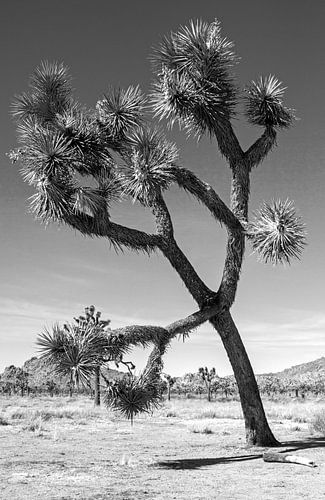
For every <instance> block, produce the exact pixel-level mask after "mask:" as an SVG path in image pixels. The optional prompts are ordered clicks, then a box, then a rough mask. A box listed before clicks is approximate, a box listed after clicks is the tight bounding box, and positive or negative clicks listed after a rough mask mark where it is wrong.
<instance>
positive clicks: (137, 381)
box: [104, 376, 162, 424]
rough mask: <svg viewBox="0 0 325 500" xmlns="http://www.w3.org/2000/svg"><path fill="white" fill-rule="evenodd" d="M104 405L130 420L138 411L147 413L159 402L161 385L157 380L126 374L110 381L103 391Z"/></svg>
mask: <svg viewBox="0 0 325 500" xmlns="http://www.w3.org/2000/svg"><path fill="white" fill-rule="evenodd" d="M104 398H105V399H104V401H105V405H106V407H107V408H108V409H110V410H113V411H117V412H119V413H120V414H121V415H122V416H123V417H125V418H127V419H128V420H131V424H132V423H133V419H134V417H135V416H136V415H138V414H140V413H148V412H150V411H153V410H154V409H156V408H157V407H159V405H160V403H161V398H162V395H161V387H160V385H159V383H158V381H153V380H147V378H145V377H142V376H140V377H132V376H127V377H124V378H123V379H120V380H115V381H114V382H112V383H111V384H110V385H109V386H108V388H107V391H106V393H105V397H104Z"/></svg>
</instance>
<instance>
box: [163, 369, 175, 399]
mask: <svg viewBox="0 0 325 500" xmlns="http://www.w3.org/2000/svg"><path fill="white" fill-rule="evenodd" d="M163 379H164V380H165V381H166V385H167V400H168V401H170V393H171V388H172V387H173V385H174V384H175V382H176V378H175V377H172V376H171V375H168V373H167V374H166V373H165V374H163Z"/></svg>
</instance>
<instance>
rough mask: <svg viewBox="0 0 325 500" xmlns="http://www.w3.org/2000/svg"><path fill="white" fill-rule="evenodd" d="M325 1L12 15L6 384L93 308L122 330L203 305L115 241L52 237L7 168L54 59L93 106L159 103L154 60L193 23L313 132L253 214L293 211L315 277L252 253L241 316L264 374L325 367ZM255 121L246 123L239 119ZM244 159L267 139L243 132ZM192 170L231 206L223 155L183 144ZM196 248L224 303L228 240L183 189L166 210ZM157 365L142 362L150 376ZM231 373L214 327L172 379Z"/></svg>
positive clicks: (302, 266) (1, 327)
mask: <svg viewBox="0 0 325 500" xmlns="http://www.w3.org/2000/svg"><path fill="white" fill-rule="evenodd" d="M324 14H325V4H324V2H323V0H314V1H313V2H306V1H305V0H286V1H285V2H284V1H283V0H273V1H272V2H270V1H269V0H268V1H267V0H246V1H245V2H243V1H242V0H236V1H235V0H218V1H214V0H203V1H201V2H197V1H196V0H177V1H175V0H173V1H171V0H164V1H159V2H158V1H153V0H137V1H136V2H135V1H131V0H129V1H125V0H120V1H119V2H112V1H108V0H92V1H91V2H88V1H86V0H79V1H76V0H67V1H63V0H61V1H57V2H53V1H49V0H28V2H26V1H25V0H11V1H10V2H9V1H7V2H4V4H3V5H2V6H1V19H0V46H1V68H2V77H1V93H0V99H1V115H0V127H1V130H0V132H1V135H0V138H1V139H0V140H1V155H0V161H1V170H0V231H1V233H0V234H1V245H0V255H1V271H0V272H1V279H0V312H1V318H2V319H1V324H0V371H2V369H3V368H4V367H5V366H7V365H9V364H16V365H21V364H22V363H23V362H24V361H25V360H26V359H27V358H28V357H30V356H32V355H35V338H36V335H37V333H39V332H40V331H41V330H42V328H43V326H44V325H47V326H51V325H52V324H53V323H54V322H55V321H65V320H69V319H70V318H72V317H73V316H75V315H77V314H79V313H81V312H82V310H83V307H84V306H85V305H89V304H94V305H95V306H96V307H97V308H98V309H100V310H101V311H102V312H103V316H104V317H108V318H110V319H111V325H112V327H113V328H115V327H120V326H123V325H126V324H132V323H137V324H150V323H151V324H161V325H165V324H168V323H170V322H172V321H174V320H176V319H179V318H181V317H183V316H187V315H188V314H190V313H192V312H194V311H195V310H196V305H195V304H194V302H193V300H192V299H191V297H190V296H189V294H188V292H187V291H186V290H185V288H184V286H183V285H182V284H181V282H180V280H179V278H178V276H177V275H176V274H175V272H174V271H173V270H172V269H171V268H170V266H169V264H168V262H167V261H164V260H163V258H162V257H161V256H160V255H159V254H157V255H154V256H151V257H150V258H149V257H147V256H145V255H141V254H140V255H138V254H133V253H129V252H127V251H125V253H123V254H119V255H116V254H115V252H114V250H112V249H110V247H109V245H108V243H107V242H106V241H105V240H91V239H86V238H84V237H82V236H80V235H79V234H76V233H74V232H73V231H71V230H69V229H66V228H64V227H60V228H58V227H56V226H54V225H52V226H48V227H47V228H44V226H41V225H40V224H39V222H38V221H35V220H34V219H33V216H32V215H31V214H30V213H28V202H27V199H28V197H29V196H30V195H31V194H32V191H31V189H30V188H29V187H28V186H27V185H26V184H24V183H23V181H22V179H21V177H20V174H19V167H17V165H14V166H13V165H11V164H10V163H9V161H8V159H7V157H6V156H5V153H6V152H7V151H8V150H10V149H11V148H13V147H15V130H14V124H13V123H12V122H11V120H10V116H9V108H10V103H11V102H12V99H13V96H14V95H15V94H17V93H20V92H22V91H23V90H25V89H26V87H27V82H28V77H29V75H30V74H31V72H32V71H33V69H34V68H35V67H36V66H37V65H38V64H39V63H40V61H41V60H45V59H46V60H49V61H54V60H56V61H63V62H64V63H65V64H66V65H67V66H69V67H70V71H71V73H72V75H73V77H74V80H73V85H74V88H75V93H76V96H77V98H78V99H79V100H80V102H82V103H84V104H86V105H87V106H89V107H92V106H94V105H95V103H96V101H97V100H98V99H99V98H100V97H101V96H102V94H103V93H104V92H105V90H106V88H107V87H108V86H109V85H116V86H121V87H127V86H128V85H130V84H140V86H141V87H142V89H143V90H144V91H148V90H149V89H150V84H151V80H152V75H151V69H150V62H149V60H148V57H149V55H150V53H151V48H152V46H153V45H155V44H157V43H158V42H159V39H160V37H161V36H163V35H164V34H167V33H169V32H170V31H171V30H176V29H177V27H178V26H179V25H181V24H183V25H184V24H186V23H187V22H188V21H189V20H190V19H196V18H202V19H204V20H207V21H213V20H214V19H215V18H218V19H219V20H220V21H221V22H222V25H223V31H224V34H225V35H226V36H228V37H229V38H230V39H232V40H234V41H235V44H236V51H237V54H238V55H239V56H240V57H241V61H240V64H239V65H238V67H237V69H236V74H237V77H238V83H239V84H240V85H241V86H242V87H244V86H245V84H246V83H248V82H249V81H250V80H252V79H256V78H257V77H258V76H259V75H268V74H270V73H271V74H275V75H276V76H277V77H278V78H279V79H280V80H282V81H283V82H284V84H285V85H286V86H287V87H288V89H287V93H286V104H287V105H288V106H289V107H292V108H295V109H296V113H297V116H298V117H299V118H300V120H299V121H297V122H296V124H295V125H294V127H293V128H291V129H290V130H289V131H285V132H283V133H281V134H280V135H279V137H278V147H277V149H275V150H274V151H273V152H272V153H271V154H270V155H269V156H268V158H267V160H266V161H264V163H263V164H262V165H261V166H260V167H259V168H258V170H256V171H255V172H254V173H253V177H252V197H251V209H252V210H254V209H256V208H258V206H259V205H260V203H261V201H262V200H263V199H265V200H268V201H271V200H272V199H273V198H275V199H278V198H282V199H286V198H289V199H292V200H294V202H295V205H296V206H297V207H298V209H299V212H300V214H301V215H302V216H303V218H304V221H305V222H306V224H307V229H308V247H307V248H306V250H305V252H304V254H303V258H302V260H301V262H298V263H294V264H293V265H292V266H291V267H286V268H284V267H279V268H274V267H272V266H267V265H264V264H261V263H258V262H257V260H256V258H255V256H254V255H250V254H251V252H250V249H249V248H248V252H247V254H246V259H245V263H244V268H243V273H242V277H241V281H240V286H239V290H238V295H237V302H236V304H235V306H234V307H233V310H232V312H233V315H234V319H235V321H236V322H237V325H238V327H239V330H240V332H241V334H242V337H243V340H244V342H245V345H246V347H247V350H248V353H249V356H250V358H251V361H252V364H253V367H254V369H255V370H256V372H269V371H277V370H281V369H283V368H286V367H288V366H291V365H294V364H298V363H301V362H307V361H311V360H313V359H316V358H318V357H321V356H324V355H325V307H324V295H325V294H324V282H325V276H324V274H325V273H324V242H325V236H324V217H325V197H324V187H325V174H324V166H325V161H324V160H325V158H324V150H325V141H324V135H325V134H324V129H325V113H324V98H323V91H324V88H325V66H324V63H323V60H324V49H325V43H324ZM239 118H240V117H239ZM235 129H236V131H237V133H238V136H239V138H240V141H241V143H242V145H243V147H246V146H248V145H250V144H251V142H252V141H254V140H255V138H256V137H257V136H258V134H259V133H260V130H259V129H257V128H253V127H249V126H247V125H246V124H245V123H244V121H243V120H242V119H238V120H237V121H236V122H235ZM168 135H169V137H170V138H171V139H173V140H174V141H176V143H177V144H178V146H179V148H180V156H181V162H182V164H183V165H184V166H186V167H188V168H190V169H192V170H193V171H195V172H196V173H197V174H199V175H200V177H201V178H202V179H203V180H205V181H207V182H209V183H211V184H213V186H214V187H215V188H216V190H217V192H218V193H219V194H220V196H221V197H222V198H223V199H224V200H225V201H227V202H228V198H229V180H230V177H229V171H228V168H227V166H226V165H225V163H224V161H223V160H222V159H221V157H220V156H219V154H218V152H217V148H216V144H215V142H214V141H210V140H208V139H204V140H202V141H201V142H200V143H196V142H195V141H194V140H186V139H185V138H184V135H183V134H182V133H179V132H178V131H177V130H175V131H173V132H172V133H168ZM166 200H167V203H168V206H169V208H170V210H171V213H172V215H173V217H174V221H175V229H176V235H177V238H178V242H179V244H180V246H181V247H182V249H183V250H184V251H185V252H186V253H187V255H188V256H189V258H190V260H191V261H192V263H193V264H194V266H195V267H196V268H197V270H198V272H199V274H200V275H201V277H202V278H203V279H205V280H206V282H207V284H208V285H209V286H210V287H211V288H214V289H216V288H217V286H218V280H219V279H220V276H221V270H222V266H223V259H224V253H225V231H224V230H223V229H221V228H219V227H218V226H216V224H215V223H214V222H213V220H212V219H211V217H210V216H209V214H208V213H207V211H206V210H205V209H204V208H203V207H201V206H199V205H197V204H196V202H195V201H194V200H192V199H191V198H190V197H189V196H187V195H186V194H184V193H182V192H180V191H179V190H177V189H176V188H173V189H171V190H170V192H168V194H167V196H166ZM113 216H114V220H115V221H117V222H120V223H126V224H127V225H131V226H133V227H137V228H140V229H148V230H152V229H153V223H152V220H151V218H150V214H148V213H146V212H144V211H143V209H141V208H140V207H137V206H136V205H132V204H124V205H119V206H117V207H116V209H115V210H114V211H113ZM144 354H145V353H144V352H142V351H141V352H140V351H138V352H136V353H135V355H134V359H135V360H136V361H137V367H138V368H140V367H141V366H142V364H143V363H144V360H145V357H144ZM201 365H207V366H209V367H212V366H215V367H216V370H217V372H218V373H219V374H220V375H225V374H228V373H231V368H230V365H229V362H228V360H227V357H226V354H225V353H224V349H223V347H222V344H221V342H220V340H219V339H218V336H217V334H216V333H215V332H213V330H212V328H211V327H210V326H209V324H208V323H207V324H206V325H204V326H202V327H201V328H200V329H199V330H198V331H196V332H194V333H193V334H192V335H191V338H190V340H188V341H186V342H185V343H182V342H179V341H175V342H174V343H173V345H172V348H171V349H170V351H169V353H168V355H167V356H166V359H165V371H167V372H169V373H171V374H173V375H180V374H183V373H185V372H188V371H196V370H197V369H198V367H199V366H201Z"/></svg>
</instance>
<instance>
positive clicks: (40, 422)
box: [23, 415, 45, 436]
mask: <svg viewBox="0 0 325 500" xmlns="http://www.w3.org/2000/svg"><path fill="white" fill-rule="evenodd" d="M23 430H24V431H30V432H34V433H35V434H36V435H38V436H39V435H41V433H42V431H44V430H45V427H44V419H43V418H42V416H40V415H38V416H36V415H32V416H31V417H30V418H29V420H28V421H27V424H26V425H25V426H24V427H23Z"/></svg>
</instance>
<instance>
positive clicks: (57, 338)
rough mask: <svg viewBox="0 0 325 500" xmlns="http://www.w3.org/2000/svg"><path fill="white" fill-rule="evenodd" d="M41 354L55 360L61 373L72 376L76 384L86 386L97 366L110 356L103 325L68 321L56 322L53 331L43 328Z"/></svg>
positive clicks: (39, 339)
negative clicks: (97, 325)
mask: <svg viewBox="0 0 325 500" xmlns="http://www.w3.org/2000/svg"><path fill="white" fill-rule="evenodd" d="M37 345H38V347H39V350H40V352H41V356H42V357H43V358H46V359H47V360H48V361H49V362H50V363H52V364H53V365H54V367H55V369H56V370H57V372H58V373H65V374H67V375H70V378H71V381H72V382H73V383H74V384H76V385H77V386H78V385H79V384H83V385H87V384H89V379H90V377H91V375H92V374H93V373H94V371H95V369H96V367H97V366H98V364H99V363H100V362H102V360H103V358H104V357H105V355H107V347H108V341H107V334H106V333H105V332H104V331H103V329H102V328H100V327H96V326H92V325H87V326H86V327H85V328H79V327H78V326H75V325H71V324H65V325H64V327H63V328H61V327H60V326H59V325H55V326H54V327H53V328H52V331H49V330H47V329H44V331H43V332H42V333H40V334H39V335H38V338H37Z"/></svg>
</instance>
